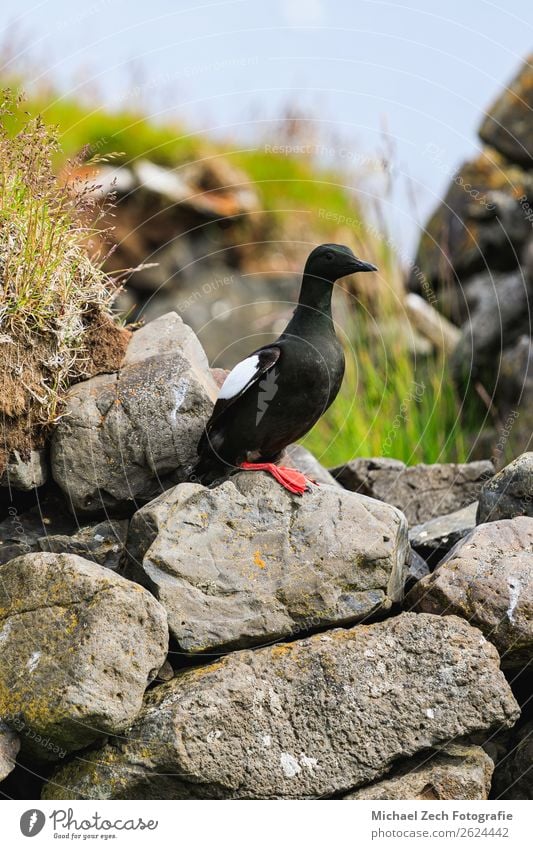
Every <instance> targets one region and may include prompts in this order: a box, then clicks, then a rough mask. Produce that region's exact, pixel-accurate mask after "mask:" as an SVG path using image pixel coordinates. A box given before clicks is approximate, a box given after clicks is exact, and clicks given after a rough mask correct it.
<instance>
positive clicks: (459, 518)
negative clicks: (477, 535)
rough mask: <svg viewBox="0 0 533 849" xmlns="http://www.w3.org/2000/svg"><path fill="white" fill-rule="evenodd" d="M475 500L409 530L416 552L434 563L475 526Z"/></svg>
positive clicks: (410, 539) (410, 540)
mask: <svg viewBox="0 0 533 849" xmlns="http://www.w3.org/2000/svg"><path fill="white" fill-rule="evenodd" d="M477 504H478V503H477V501H473V502H472V504H469V505H468V506H467V507H462V508H461V509H460V510H454V512H453V513H448V514H447V515H446V516H437V518H436V519H430V520H429V521H428V522H423V523H422V524H421V525H415V527H414V528H410V530H409V542H410V543H411V545H412V547H413V548H414V550H415V551H416V552H418V554H420V555H421V556H422V557H424V558H425V559H427V560H428V562H430V563H431V565H436V564H437V563H438V562H439V560H441V559H442V557H444V555H445V554H447V553H448V552H449V551H450V550H451V549H452V548H453V547H454V545H455V544H456V543H458V542H459V540H460V539H463V537H465V536H466V535H467V534H468V533H470V531H472V530H473V529H474V528H475V527H476V511H477Z"/></svg>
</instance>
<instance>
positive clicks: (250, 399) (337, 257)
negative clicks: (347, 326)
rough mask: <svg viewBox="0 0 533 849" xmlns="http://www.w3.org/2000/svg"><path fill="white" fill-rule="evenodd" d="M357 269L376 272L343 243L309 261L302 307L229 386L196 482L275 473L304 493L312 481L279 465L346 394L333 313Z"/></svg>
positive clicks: (203, 445)
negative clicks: (337, 293) (342, 282)
mask: <svg viewBox="0 0 533 849" xmlns="http://www.w3.org/2000/svg"><path fill="white" fill-rule="evenodd" d="M358 271H377V268H376V266H375V265H372V264H371V263H369V262H363V261H362V260H360V259H358V258H357V257H356V256H355V255H354V253H353V252H352V251H351V250H350V248H347V247H345V246H344V245H329V244H326V245H320V246H319V247H318V248H315V249H314V250H313V251H312V252H311V253H310V254H309V257H308V259H307V262H306V264H305V269H304V273H303V278H302V287H301V290H300V297H299V301H298V306H297V307H296V309H295V311H294V314H293V317H292V318H291V320H290V322H289V323H288V325H287V327H286V328H285V330H284V331H283V333H282V334H281V336H280V337H279V339H277V340H276V341H275V342H273V343H272V344H271V345H265V346H263V347H262V348H258V349H257V350H256V351H254V352H253V353H252V354H250V356H249V357H247V358H246V359H245V360H243V361H242V362H240V363H238V364H237V365H236V366H235V367H234V368H233V369H232V371H231V372H230V373H229V375H228V376H227V378H226V380H225V381H224V383H223V384H222V387H221V389H220V392H219V395H218V399H217V402H216V404H215V407H214V409H213V413H212V415H211V418H210V419H209V421H208V422H207V424H206V426H205V430H204V432H203V434H202V437H201V439H200V442H199V444H198V449H197V451H198V461H197V463H196V465H195V466H194V468H193V470H192V472H191V474H190V476H189V480H190V481H198V482H199V483H202V484H204V485H206V486H210V485H213V484H217V483H219V482H221V481H223V480H225V479H226V478H227V477H228V476H229V475H230V474H231V473H232V472H234V471H236V470H238V469H247V470H256V471H257V470H264V471H268V472H270V473H271V474H272V475H274V477H275V478H276V479H277V480H278V481H279V482H280V483H281V484H282V485H283V486H284V487H285V488H286V489H288V490H289V491H290V492H294V493H298V494H302V493H303V492H304V491H305V489H306V488H307V480H308V479H307V478H306V477H305V476H304V475H303V474H302V473H301V472H299V471H298V470H297V469H290V468H287V467H284V466H279V465H276V463H277V461H278V460H279V459H280V457H281V455H282V453H283V451H284V449H285V448H286V447H287V445H290V444H291V443H292V442H295V441H296V440H298V439H301V438H302V437H303V436H304V435H305V434H306V433H307V432H308V431H309V430H310V429H311V428H312V427H313V425H314V424H315V423H316V422H317V421H318V419H319V418H320V417H321V416H322V415H323V414H324V413H325V411H326V410H327V409H328V407H329V406H330V404H331V403H332V402H333V401H334V399H335V397H336V396H337V393H338V391H339V389H340V386H341V383H342V378H343V375H344V353H343V349H342V346H341V344H340V342H339V340H338V339H337V336H336V334H335V328H334V326H333V319H332V316H331V296H332V292H333V284H334V283H335V281H336V280H338V279H339V278H341V277H345V276H347V275H348V274H355V273H356V272H358Z"/></svg>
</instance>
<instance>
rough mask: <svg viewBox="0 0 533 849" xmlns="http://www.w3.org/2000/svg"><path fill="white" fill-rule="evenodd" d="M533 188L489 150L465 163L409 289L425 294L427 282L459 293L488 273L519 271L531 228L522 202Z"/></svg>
mask: <svg viewBox="0 0 533 849" xmlns="http://www.w3.org/2000/svg"><path fill="white" fill-rule="evenodd" d="M432 154H434V155H435V159H436V161H439V160H438V155H439V152H438V151H435V150H431V149H428V155H429V156H432ZM532 188H533V177H532V176H531V173H530V172H527V171H523V170H522V169H521V168H520V167H519V166H517V165H511V164H510V163H509V162H507V161H506V160H505V159H504V157H503V156H501V155H500V154H499V153H498V152H497V151H495V150H491V149H490V148H485V149H484V150H482V152H481V153H480V154H479V156H477V157H476V158H475V159H474V160H472V161H470V162H465V163H463V164H462V165H461V166H460V167H459V169H458V170H457V172H456V173H455V174H454V176H453V179H452V180H451V182H450V185H449V187H448V190H447V192H446V194H445V196H444V199H443V201H442V202H441V203H440V204H439V206H438V207H437V209H436V210H435V212H434V213H433V215H432V216H431V217H430V219H429V221H428V222H427V224H426V226H425V228H424V231H423V234H422V236H421V239H420V243H419V246H418V251H417V255H416V258H415V262H414V264H413V270H412V273H411V277H410V280H409V285H410V287H411V288H412V289H413V290H414V291H421V290H423V288H424V286H423V281H424V280H426V281H428V282H429V284H430V286H431V287H434V288H442V287H446V286H450V287H454V286H456V285H457V281H458V280H463V279H464V278H465V277H467V276H469V275H471V274H475V273H476V272H478V271H484V270H485V269H486V268H491V269H494V270H496V271H511V270H512V269H514V268H516V266H517V264H518V262H517V254H518V252H519V250H520V248H521V246H522V244H523V243H524V242H525V241H526V239H527V238H528V236H529V232H530V226H531V225H530V224H529V222H528V220H527V218H526V216H525V215H524V210H523V208H522V206H521V204H520V202H519V197H520V195H522V194H527V195H528V196H529V195H531V191H532ZM458 288H459V287H458ZM430 291H431V290H430ZM458 294H459V296H460V294H461V293H460V291H459V292H458Z"/></svg>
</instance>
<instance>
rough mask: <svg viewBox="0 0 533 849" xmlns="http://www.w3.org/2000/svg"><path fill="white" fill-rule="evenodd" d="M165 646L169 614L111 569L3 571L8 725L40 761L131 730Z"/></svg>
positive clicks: (2, 673)
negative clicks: (104, 736) (107, 736)
mask: <svg viewBox="0 0 533 849" xmlns="http://www.w3.org/2000/svg"><path fill="white" fill-rule="evenodd" d="M167 647H168V630H167V623H166V614H165V611H164V610H163V608H162V607H161V605H160V604H158V602H157V601H156V600H155V599H154V598H153V596H151V595H150V594H149V593H148V592H146V590H144V589H142V588H141V587H139V586H137V585H135V584H132V583H130V582H129V581H126V580H125V579H124V578H121V577H119V576H117V575H115V574H113V572H111V571H110V570H109V569H105V568H103V567H102V566H98V565H97V564H95V563H90V562H88V561H87V560H83V559H82V558H81V557H77V556H76V555H73V554H45V553H39V554H27V555H24V556H22V557H17V558H16V559H15V560H11V561H10V563H7V564H5V565H4V566H2V567H1V568H0V719H2V720H3V721H4V722H6V724H8V725H9V726H11V727H13V728H16V729H17V731H19V733H20V734H21V738H22V746H23V750H24V751H25V752H26V753H29V754H31V755H33V756H34V757H35V758H36V759H38V760H50V759H52V760H53V759H57V758H58V757H62V756H63V755H64V754H65V752H68V751H72V750H75V749H80V748H82V747H83V746H86V745H87V744H89V743H92V742H93V741H94V740H96V739H98V738H99V737H101V736H102V734H118V733H121V732H122V731H124V729H125V728H127V727H128V725H130V724H131V722H132V721H133V720H134V718H135V716H136V715H137V713H138V711H139V709H140V707H141V703H142V697H143V693H144V690H145V689H146V686H147V684H148V683H149V682H150V681H151V680H152V679H153V678H154V677H155V676H156V674H157V672H158V670H159V668H160V667H161V665H162V664H163V661H164V660H165V657H166V653H167ZM22 732H24V733H22ZM29 732H31V733H29Z"/></svg>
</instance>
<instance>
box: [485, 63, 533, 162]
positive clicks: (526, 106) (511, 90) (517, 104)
mask: <svg viewBox="0 0 533 849" xmlns="http://www.w3.org/2000/svg"><path fill="white" fill-rule="evenodd" d="M532 111H533V54H531V55H529V56H528V57H527V58H526V59H525V60H524V64H523V65H522V67H521V68H520V70H519V72H518V74H517V75H516V77H515V78H514V79H513V80H512V82H511V83H510V84H509V85H508V86H506V87H505V88H504V90H503V92H502V94H501V95H500V96H499V97H498V98H497V100H496V102H495V103H493V105H492V106H491V107H490V109H489V110H488V111H487V113H486V115H485V118H484V119H483V123H482V124H481V127H480V128H479V135H480V138H481V139H482V140H483V141H484V142H486V143H487V144H490V145H492V146H493V147H495V148H496V150H499V151H500V153H503V155H504V156H506V157H507V158H508V159H510V160H511V162H517V163H518V164H519V165H523V166H525V167H526V168H533V132H532V120H531V113H532Z"/></svg>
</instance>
